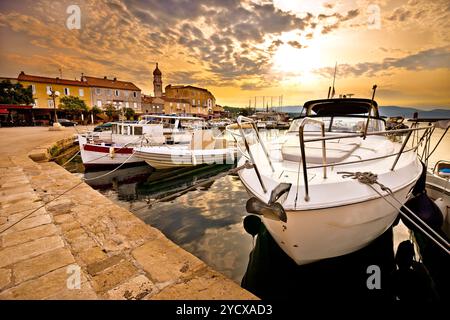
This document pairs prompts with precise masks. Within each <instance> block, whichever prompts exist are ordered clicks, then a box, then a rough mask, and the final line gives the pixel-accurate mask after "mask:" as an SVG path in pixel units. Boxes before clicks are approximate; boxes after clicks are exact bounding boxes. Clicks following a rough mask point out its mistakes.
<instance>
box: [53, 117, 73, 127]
mask: <svg viewBox="0 0 450 320" xmlns="http://www.w3.org/2000/svg"><path fill="white" fill-rule="evenodd" d="M58 123H59V124H60V125H62V126H63V127H74V126H76V125H77V123H76V122H73V121H70V120H67V119H58Z"/></svg>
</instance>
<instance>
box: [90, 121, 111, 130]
mask: <svg viewBox="0 0 450 320" xmlns="http://www.w3.org/2000/svg"><path fill="white" fill-rule="evenodd" d="M111 128H112V122H106V123H103V124H100V125H98V126H96V127H95V128H94V132H101V131H109V130H111Z"/></svg>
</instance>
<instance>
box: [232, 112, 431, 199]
mask: <svg viewBox="0 0 450 320" xmlns="http://www.w3.org/2000/svg"><path fill="white" fill-rule="evenodd" d="M308 123H316V124H319V125H320V126H321V137H313V138H309V139H305V137H304V127H305V125H306V124H308ZM233 129H239V132H240V134H236V133H235V132H233V131H232V130H233ZM244 129H252V130H253V131H254V132H255V135H256V137H257V143H259V144H260V145H261V147H262V149H263V151H264V154H265V157H266V158H267V161H268V162H269V164H270V167H271V169H272V172H275V170H274V167H273V164H272V161H271V159H270V155H269V153H268V152H267V148H266V146H265V144H264V142H263V141H262V140H261V137H260V134H259V130H258V128H257V126H256V122H255V121H254V120H252V119H250V118H247V117H243V116H239V117H238V119H237V123H236V124H232V125H229V126H227V131H228V132H230V133H231V134H232V135H233V136H238V137H240V138H242V139H243V142H244V145H245V148H246V150H247V153H248V158H249V160H250V161H251V162H252V164H253V165H254V169H255V172H256V175H257V177H258V180H259V182H260V184H261V187H262V189H263V191H264V193H266V192H267V190H266V188H265V185H264V183H263V180H262V178H261V175H260V172H259V169H258V166H257V165H256V163H255V161H254V155H253V154H252V152H251V149H250V144H249V142H248V141H247V138H246V135H245V134H244ZM433 129H434V126H433V125H429V126H424V127H417V126H415V127H412V128H408V129H395V130H388V131H386V130H384V131H372V132H358V133H354V134H339V135H333V136H325V123H324V122H323V121H321V120H318V119H314V118H308V117H305V118H303V119H302V120H301V123H300V126H299V142H300V146H299V147H300V153H301V163H300V164H299V173H300V165H302V169H303V170H302V171H303V178H304V188H305V200H306V201H309V194H308V192H309V186H308V181H309V179H308V169H318V168H323V177H324V178H326V177H327V171H326V169H327V168H328V167H331V166H333V167H335V166H341V165H348V164H357V163H363V162H367V161H373V160H380V159H385V158H389V157H395V159H394V161H393V164H392V166H391V170H392V171H393V170H394V169H395V167H396V165H397V163H398V161H399V159H400V156H401V155H402V154H404V153H407V152H410V151H414V152H417V151H418V148H419V146H420V145H421V144H422V143H423V142H424V148H425V149H426V148H429V138H430V133H431V132H432V130H433ZM421 130H423V131H424V132H423V134H422V137H421V138H420V139H418V140H417V141H413V143H412V146H411V147H409V148H406V147H407V144H408V142H409V140H410V137H411V135H412V133H413V132H419V131H421ZM391 134H406V137H405V138H404V140H403V142H402V145H401V147H400V149H399V151H398V152H396V153H393V154H389V155H383V156H378V157H372V158H367V159H359V160H354V161H345V162H339V163H331V164H329V163H327V159H326V141H330V140H341V139H348V138H364V137H368V136H386V135H391ZM424 140H425V141H424ZM319 141H321V142H322V164H320V165H312V166H308V165H307V163H306V152H305V144H306V143H309V142H319ZM414 142H416V143H415V144H414ZM237 145H239V143H237ZM427 145H428V146H427ZM240 151H241V152H242V150H240ZM243 154H244V153H243ZM244 155H245V154H244Z"/></svg>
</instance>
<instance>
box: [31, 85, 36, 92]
mask: <svg viewBox="0 0 450 320" xmlns="http://www.w3.org/2000/svg"><path fill="white" fill-rule="evenodd" d="M31 92H33V94H36V85H35V84H32V85H31Z"/></svg>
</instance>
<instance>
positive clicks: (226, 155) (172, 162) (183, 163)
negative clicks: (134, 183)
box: [136, 151, 234, 169]
mask: <svg viewBox="0 0 450 320" xmlns="http://www.w3.org/2000/svg"><path fill="white" fill-rule="evenodd" d="M136 156H137V157H139V158H141V159H144V160H145V162H146V163H147V164H149V165H150V166H152V167H153V168H155V169H169V168H180V167H195V166H198V165H203V164H226V163H233V162H234V159H232V155H231V153H230V152H227V151H224V152H223V153H221V154H218V153H212V154H196V155H192V154H184V155H174V154H167V153H143V152H137V153H136ZM230 161H231V162H230Z"/></svg>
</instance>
